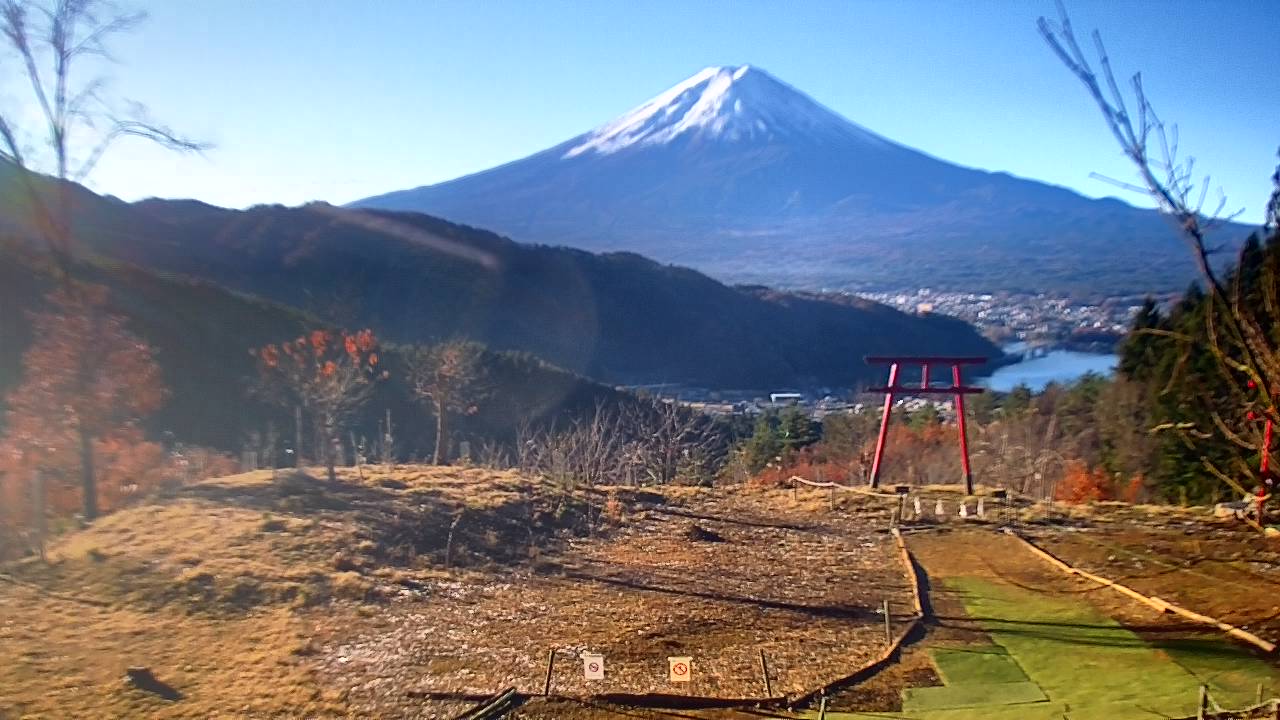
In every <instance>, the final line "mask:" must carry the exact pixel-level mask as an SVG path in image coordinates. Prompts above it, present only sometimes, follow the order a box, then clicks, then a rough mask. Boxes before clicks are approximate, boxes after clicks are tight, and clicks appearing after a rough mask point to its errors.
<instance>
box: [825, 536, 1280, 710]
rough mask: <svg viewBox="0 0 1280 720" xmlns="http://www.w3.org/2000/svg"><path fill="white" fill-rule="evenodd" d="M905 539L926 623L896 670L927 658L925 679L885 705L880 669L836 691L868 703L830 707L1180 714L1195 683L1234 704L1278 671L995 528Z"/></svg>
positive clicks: (913, 670)
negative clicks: (1137, 608) (854, 686)
mask: <svg viewBox="0 0 1280 720" xmlns="http://www.w3.org/2000/svg"><path fill="white" fill-rule="evenodd" d="M909 544H910V546H911V548H912V551H913V552H914V553H915V555H916V557H917V560H918V561H919V563H920V564H921V566H922V567H923V568H924V570H925V572H926V574H927V576H928V582H929V586H930V598H931V600H932V604H933V610H934V618H935V622H934V624H933V625H932V628H931V631H930V633H929V635H928V636H927V638H926V640H925V642H924V643H922V644H921V645H920V646H918V647H916V648H913V649H912V650H911V651H910V652H908V653H907V654H906V656H905V657H904V658H903V663H902V670H901V671H900V673H899V674H900V676H901V679H908V680H909V679H913V678H915V679H929V680H932V678H928V673H927V672H925V671H924V670H925V669H926V668H932V669H933V670H934V675H935V678H936V681H933V682H927V683H904V685H906V689H905V690H902V692H901V695H900V698H898V702H897V703H896V706H893V707H888V706H887V705H890V704H892V700H893V699H894V698H893V697H892V694H891V691H892V690H893V689H895V688H894V687H893V682H892V680H893V678H885V679H882V680H880V685H881V692H880V694H879V695H876V694H873V693H870V692H868V690H866V689H864V690H863V691H862V695H861V697H859V696H858V695H857V694H852V695H851V696H850V697H848V698H839V699H848V700H852V701H854V702H857V701H859V700H860V701H863V702H866V701H871V703H872V704H873V705H874V703H875V702H876V701H879V702H880V705H881V706H880V707H867V706H866V705H862V704H859V705H858V709H859V710H860V711H861V712H857V713H837V714H834V715H832V714H829V715H828V717H830V718H833V719H836V720H839V719H847V720H852V719H854V718H856V719H858V720H862V719H865V718H885V717H896V718H918V719H920V720H969V719H973V720H977V719H978V718H1006V717H1007V718H1019V719H1020V720H1038V719H1039V718H1045V719H1050V718H1052V719H1053V720H1060V719H1067V720H1094V719H1095V718H1096V719H1098V720H1102V719H1103V718H1119V717H1123V718H1153V719H1154V718H1169V717H1186V716H1194V714H1195V711H1196V703H1197V699H1198V688H1199V686H1200V685H1201V684H1206V685H1208V686H1209V688H1210V691H1211V693H1212V695H1213V697H1214V698H1215V699H1216V700H1218V701H1219V702H1221V703H1222V705H1223V706H1224V707H1233V706H1234V707H1241V706H1244V705H1247V704H1249V703H1251V702H1252V701H1253V699H1254V694H1255V692H1256V688H1257V685H1258V684H1259V683H1263V684H1266V685H1268V686H1269V687H1277V682H1278V681H1280V676H1278V675H1277V674H1276V673H1275V671H1274V669H1273V668H1272V667H1271V666H1270V665H1269V664H1267V663H1266V662H1263V661H1262V660H1260V659H1258V658H1257V657H1255V656H1253V655H1252V654H1251V653H1250V652H1249V651H1247V650H1245V649H1243V648H1240V647H1239V646H1236V645H1234V644H1231V643H1229V642H1228V641H1226V640H1224V639H1222V638H1219V637H1216V636H1213V635H1206V634H1203V633H1200V632H1193V631H1191V630H1190V629H1189V628H1186V627H1182V626H1179V625H1177V624H1176V623H1172V622H1168V621H1165V620H1161V619H1159V618H1157V617H1154V616H1150V614H1149V616H1148V617H1147V618H1146V622H1145V624H1140V623H1138V622H1135V620H1136V618H1135V616H1134V614H1133V612H1132V608H1126V607H1124V605H1125V603H1127V602H1128V601H1125V600H1123V598H1118V597H1111V596H1110V595H1109V594H1108V593H1107V592H1106V591H1101V592H1100V591H1099V590H1100V589H1099V588H1097V586H1092V585H1088V584H1085V583H1083V582H1081V581H1079V580H1078V579H1071V578H1067V577H1066V576H1063V575H1061V574H1060V573H1057V572H1056V571H1054V570H1052V569H1051V568H1049V567H1048V566H1047V565H1045V564H1044V563H1043V561H1041V560H1040V559H1038V558H1036V557H1035V556H1034V555H1032V554H1031V553H1029V552H1027V551H1026V550H1025V549H1023V548H1022V547H1020V546H1019V544H1018V543H1017V542H1016V541H1015V540H1013V539H1012V538H1009V537H1007V536H1003V535H999V534H996V533H993V532H991V531H989V530H981V531H978V530H958V531H950V532H942V533H931V534H925V535H917V536H915V537H913V538H911V540H910V541H909ZM1116 618H1121V619H1123V620H1124V621H1125V622H1124V624H1122V623H1121V622H1120V621H1117V619H1116ZM868 685H869V686H870V685H874V682H873V683H869V684H868ZM898 687H899V688H901V687H903V686H902V685H899V686H898ZM837 707H839V706H838V705H837Z"/></svg>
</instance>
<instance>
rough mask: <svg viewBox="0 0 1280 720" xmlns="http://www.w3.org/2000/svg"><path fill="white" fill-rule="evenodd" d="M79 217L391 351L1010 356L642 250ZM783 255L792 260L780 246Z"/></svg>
mask: <svg viewBox="0 0 1280 720" xmlns="http://www.w3.org/2000/svg"><path fill="white" fill-rule="evenodd" d="M0 186H3V183H2V182H0ZM7 197H8V198H9V202H10V203H12V204H13V205H14V206H15V207H14V210H15V212H14V213H12V214H8V215H7V219H8V222H9V224H10V227H9V229H10V230H12V231H14V232H18V233H28V234H29V233H30V231H31V228H30V227H28V226H24V225H23V224H22V223H21V222H16V220H17V219H20V218H22V217H25V216H27V215H29V213H26V214H24V212H23V208H22V207H21V204H20V203H19V197H20V194H19V193H12V194H9V195H8V196H7ZM76 207H77V215H76V225H77V227H78V228H80V231H79V232H78V233H77V236H78V237H80V238H82V241H83V243H84V244H85V245H87V246H88V249H89V250H91V251H93V252H95V253H97V254H99V255H100V256H104V257H107V258H111V259H117V260H122V261H125V262H129V263H132V264H135V265H138V266H140V267H146V268H151V269H155V270H158V271H161V272H166V273H177V274H181V275H186V276H190V277H195V278H200V279H202V280H207V281H211V282H214V283H217V284H219V285H222V286H225V287H227V288H230V289H233V290H237V291H241V292H247V293H251V294H254V295H257V296H260V297H263V298H267V299H270V300H273V301H276V302H280V303H284V304H286V305H290V306H292V307H297V308H302V309H305V310H307V311H309V312H312V313H313V314H316V315H317V316H319V317H322V318H323V319H325V320H328V321H331V322H333V323H335V324H338V325H343V326H347V327H370V328H373V329H374V330H375V331H376V332H378V334H379V335H380V336H381V337H383V338H385V339H388V340H392V341H396V342H402V343H411V342H422V341H428V342H437V341H441V340H447V339H451V338H467V339H472V340H477V341H479V342H482V343H484V344H486V345H488V346H490V347H492V348H494V349H500V350H515V351H524V352H530V353H533V354H535V355H537V356H538V357H540V358H543V359H545V360H547V361H548V362H551V363H553V364H555V365H558V366H560V367H564V368H567V369H569V370H571V371H574V372H577V373H580V374H583V375H586V376H588V377H592V378H596V379H599V380H601V381H605V382H610V383H625V384H643V383H658V382H674V383H686V384H691V385H699V386H705V387H712V388H735V389H768V388H771V387H778V386H796V385H801V386H822V385H826V386H853V385H855V384H857V383H859V382H866V381H878V380H879V379H880V378H878V377H875V376H874V373H873V372H872V371H871V370H870V369H869V368H867V367H866V366H865V365H864V364H863V363H862V362H861V358H862V356H863V355H868V354H886V353H899V354H924V353H945V354H952V355H954V354H960V355H984V356H988V357H993V358H994V357H998V356H999V355H1000V352H999V350H998V349H997V348H996V347H995V346H993V345H992V344H991V343H990V342H988V341H987V340H985V339H984V338H982V337H981V336H980V335H979V334H978V333H977V332H976V331H975V330H974V329H973V328H972V327H970V326H969V325H967V324H965V323H963V322H960V321H957V320H954V319H951V318H946V317H938V316H927V317H917V316H912V315H907V314H903V313H900V312H898V311H895V310H892V309H890V308H887V307H885V306H882V305H878V304H875V303H870V302H865V301H856V302H852V301H851V302H848V303H836V302H829V301H827V300H825V299H820V298H812V297H810V298H800V297H796V296H793V295H789V294H786V293H777V292H764V291H756V290H742V289H738V288H733V287H729V286H726V285H723V284H721V283H719V282H716V281H715V280H713V279H711V278H709V277H707V276H705V275H702V274H700V273H698V272H695V271H693V270H688V269H685V268H681V267H676V266H671V265H661V264H659V263H656V262H653V261H651V260H648V259H646V258H643V257H641V256H638V255H634V254H631V253H608V254H599V255H597V254H592V253H588V252H584V251H580V250H570V249H566V248H559V247H546V246H528V245H520V244H517V243H514V242H512V241H510V240H507V239H506V238H503V237H499V236H498V235H495V234H493V233H490V232H486V231H483V230H477V229H474V228H469V227H465V226H462V225H455V224H452V223H449V222H446V221H444V220H440V219H437V218H433V217H429V216H426V215H420V214H416V213H399V212H385V211H365V210H350V209H344V208H337V207H333V206H330V205H326V204H323V203H317V204H311V205H306V206H302V207H297V208H286V207H280V206H259V207H255V208H251V209H249V210H245V211H237V210H225V209H222V208H216V207H212V206H209V205H204V204H202V203H198V202H194V201H163V200H151V201H145V202H141V203H137V204H134V205H129V204H126V203H121V202H119V201H116V200H113V199H111V198H103V197H99V196H96V195H93V194H92V193H89V192H88V191H86V190H83V189H82V188H77V189H76ZM0 222H3V220H0ZM0 229H3V228H0ZM778 253H779V259H780V261H785V255H786V250H785V248H778Z"/></svg>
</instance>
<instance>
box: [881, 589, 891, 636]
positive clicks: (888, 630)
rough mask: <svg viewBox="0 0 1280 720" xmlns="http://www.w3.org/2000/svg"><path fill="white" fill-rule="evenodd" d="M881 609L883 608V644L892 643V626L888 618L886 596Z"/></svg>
mask: <svg viewBox="0 0 1280 720" xmlns="http://www.w3.org/2000/svg"><path fill="white" fill-rule="evenodd" d="M882 609H883V610H884V644H885V645H892V644H893V627H892V625H891V623H892V620H890V619H889V599H888V598H885V600H884V605H883V606H882Z"/></svg>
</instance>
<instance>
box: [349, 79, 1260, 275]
mask: <svg viewBox="0 0 1280 720" xmlns="http://www.w3.org/2000/svg"><path fill="white" fill-rule="evenodd" d="M350 206H351V207H361V208H380V209H391V210H405V211H416V212H425V213H429V214H432V215H436V216H440V217H446V218H449V219H451V220H453V221H456V222H462V223H465V224H470V225H479V226H483V227H487V228H491V229H493V230H495V231H498V232H500V233H502V234H504V235H508V236H510V237H513V238H515V239H517V240H519V241H522V242H550V243H557V244H565V245H570V246H573V247H581V248H584V249H588V250H595V251H607V250H620V249H626V250H632V251H635V252H638V253H641V254H643V255H646V256H649V257H653V258H655V259H657V260H660V261H663V262H674V263H680V264H684V265H689V266H692V267H694V268H696V269H699V270H702V271H704V272H707V273H709V274H711V275H713V276H715V277H717V278H719V279H721V280H724V281H727V282H734V283H764V284H771V285H783V286H790V287H803V288H817V287H825V288H834V289H875V288H888V289H900V288H908V287H923V286H931V287H936V288H945V289H959V290H974V291H991V290H1042V289H1048V290H1075V289H1079V288H1082V287H1084V288H1097V289H1103V290H1108V289H1109V290H1114V291H1117V292H1128V293H1132V292H1156V291H1162V290H1170V289H1180V288H1181V287H1183V286H1185V284H1186V282H1187V281H1189V280H1190V279H1191V277H1192V268H1191V266H1190V264H1189V263H1187V262H1186V261H1185V260H1186V259H1185V258H1184V257H1182V256H1181V254H1180V246H1179V245H1178V243H1177V242H1176V238H1175V234H1174V232H1173V231H1172V230H1171V229H1170V227H1169V226H1168V224H1167V223H1166V221H1165V220H1164V219H1163V218H1162V217H1160V216H1159V215H1158V213H1156V212H1155V211H1153V210H1145V209H1140V208H1134V207H1131V206H1129V205H1127V204H1125V203H1124V202H1123V201H1121V200H1119V199H1116V198H1103V199H1092V198H1087V197H1085V196H1083V195H1080V194H1079V193H1077V192H1075V191H1074V190H1071V189H1069V188H1064V187H1061V186H1057V185H1051V184H1047V183H1041V182H1038V181H1035V180H1031V179H1026V178H1020V177H1017V176H1014V175H1011V174H1009V173H1005V172H990V171H986V170H981V169H977V168H971V167H963V166H959V165H955V164H952V163H949V162H947V161H945V160H942V159H940V158H938V157H935V156H933V155H930V154H928V153H926V152H923V151H920V150H917V149H915V148H910V147H907V146H905V145H902V144H900V143H897V142H894V141H893V140H891V139H888V138H885V137H884V136H881V135H879V134H877V133H875V132H874V131H871V130H869V129H866V128H864V127H862V126H859V125H857V124H856V123H853V122H851V121H849V120H847V119H846V118H844V117H842V116H840V115H838V114H836V113H835V112H834V111H832V110H830V109H828V108H826V107H825V106H823V105H821V104H820V103H818V102H816V101H814V100H812V99H811V98H809V97H807V96H805V95H804V94H803V93H801V92H800V91H799V90H796V89H795V88H793V87H791V86H789V85H787V84H786V83H784V82H782V81H780V80H777V79H776V78H774V77H773V76H772V75H769V74H768V73H767V72H765V71H763V70H760V69H758V68H756V67H754V66H740V67H736V68H733V67H711V68H707V69H704V70H703V71H700V72H699V73H697V74H695V75H693V76H692V77H690V78H688V79H686V80H685V81H682V82H681V83H677V84H676V85H675V86H673V87H672V88H670V89H668V90H667V91H665V92H663V93H660V94H659V95H657V96H655V97H654V98H652V99H650V100H648V101H646V102H645V103H642V104H640V105H638V106H637V107H635V108H633V109H632V110H631V111H628V112H626V113H623V114H622V115H620V116H619V117H618V118H615V119H614V120H612V121H609V122H606V123H603V124H602V125H600V126H597V127H596V128H594V129H592V130H589V131H587V132H585V133H581V134H579V135H576V136H574V137H572V138H569V139H568V140H565V141H564V142H561V143H558V144H556V145H554V146H552V147H550V148H547V149H546V150H543V151H540V152H536V153H534V154H532V155H529V156H527V157H524V158H520V159H517V160H513V161H511V162H508V163H504V164H502V165H499V166H497V167H494V168H490V169H488V170H483V171H480V172H477V173H472V174H469V175H465V176H462V177H460V178H455V179H453V180H449V181H445V182H442V183H436V184H434V185H425V186H420V187H417V188H413V189H409V190H401V191H396V192H391V193H386V194H382V195H376V196H373V197H370V198H365V199H363V200H359V201H356V202H355V203H352V204H351V205H350ZM1247 231H1248V229H1247V228H1245V227H1243V226H1232V227H1230V228H1228V229H1227V230H1226V231H1225V233H1224V236H1223V237H1227V236H1231V237H1227V239H1229V240H1234V239H1235V238H1234V236H1235V235H1239V237H1240V238H1243V237H1244V235H1245V234H1247Z"/></svg>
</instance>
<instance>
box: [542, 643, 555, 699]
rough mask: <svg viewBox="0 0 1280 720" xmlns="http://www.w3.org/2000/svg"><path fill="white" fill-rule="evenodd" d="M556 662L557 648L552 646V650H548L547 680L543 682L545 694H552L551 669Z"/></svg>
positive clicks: (543, 692)
mask: <svg viewBox="0 0 1280 720" xmlns="http://www.w3.org/2000/svg"><path fill="white" fill-rule="evenodd" d="M555 664H556V649H555V648H551V649H550V650H548V651H547V680H546V682H544V683H543V684H542V694H543V695H550V694H551V669H552V668H553V667H555Z"/></svg>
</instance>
